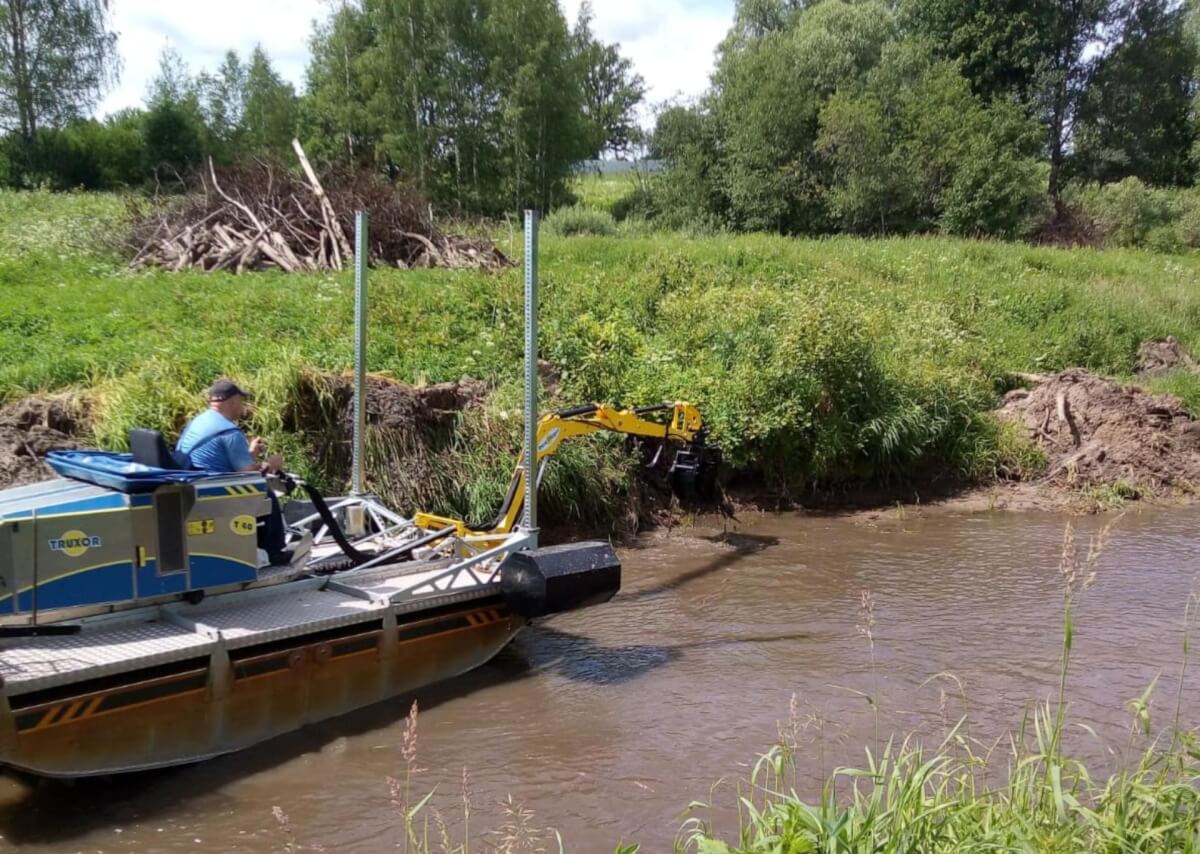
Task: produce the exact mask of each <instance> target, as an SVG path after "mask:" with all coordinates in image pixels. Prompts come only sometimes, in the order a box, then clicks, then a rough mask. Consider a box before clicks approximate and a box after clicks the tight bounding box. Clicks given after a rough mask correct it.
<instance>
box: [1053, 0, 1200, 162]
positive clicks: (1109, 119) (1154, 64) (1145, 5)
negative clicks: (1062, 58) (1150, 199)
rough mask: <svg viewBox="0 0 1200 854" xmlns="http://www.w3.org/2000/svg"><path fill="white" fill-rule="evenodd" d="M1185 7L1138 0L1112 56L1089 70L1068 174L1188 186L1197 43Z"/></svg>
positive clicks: (1149, 0) (1193, 129) (1192, 133)
mask: <svg viewBox="0 0 1200 854" xmlns="http://www.w3.org/2000/svg"><path fill="white" fill-rule="evenodd" d="M1184 24H1185V10H1184V7H1183V6H1180V5H1176V4H1173V3H1170V2H1167V0H1140V2H1137V3H1136V4H1134V7H1133V10H1132V12H1131V14H1130V15H1129V16H1128V18H1127V19H1126V21H1125V22H1124V27H1123V31H1122V33H1121V36H1120V40H1119V42H1118V44H1117V46H1116V47H1115V48H1114V49H1113V51H1112V52H1111V53H1110V54H1108V55H1107V56H1105V57H1103V58H1102V59H1101V60H1100V61H1099V62H1098V63H1097V64H1096V66H1095V67H1094V68H1093V69H1092V70H1091V74H1090V76H1089V79H1088V81H1087V89H1086V93H1085V96H1084V98H1083V101H1082V103H1081V105H1080V113H1079V122H1078V125H1077V127H1076V131H1075V155H1074V161H1075V170H1074V171H1075V172H1076V173H1077V174H1080V175H1082V176H1084V177H1085V178H1087V179H1090V180H1094V181H1100V182H1103V183H1107V182H1110V181H1119V180H1121V179H1122V178H1125V177H1129V176H1134V177H1137V178H1140V179H1142V180H1143V181H1145V182H1147V183H1149V184H1160V185H1163V184H1190V183H1191V181H1192V179H1193V177H1194V171H1195V169H1194V163H1193V162H1192V158H1191V148H1192V145H1193V143H1194V141H1195V139H1196V131H1195V127H1194V125H1193V122H1192V115H1191V114H1192V103H1191V102H1192V98H1193V92H1194V90H1195V70H1196V64H1197V61H1198V56H1197V46H1196V44H1195V42H1194V41H1193V40H1192V39H1191V38H1190V37H1189V35H1188V34H1187V32H1185V27H1184Z"/></svg>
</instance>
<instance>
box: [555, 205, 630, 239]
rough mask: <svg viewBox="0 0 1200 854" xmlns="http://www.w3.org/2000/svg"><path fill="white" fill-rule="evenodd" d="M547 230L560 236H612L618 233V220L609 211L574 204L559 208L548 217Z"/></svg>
mask: <svg viewBox="0 0 1200 854" xmlns="http://www.w3.org/2000/svg"><path fill="white" fill-rule="evenodd" d="M546 230H547V231H549V232H550V233H551V234H556V235H558V236H559V237H577V236H581V235H602V236H610V235H613V234H616V233H617V222H616V220H614V219H613V215H612V214H610V213H609V212H608V211H598V210H593V209H591V208H585V207H581V206H579V205H574V206H572V207H569V208H559V209H558V210H556V211H554V212H553V213H551V214H550V216H548V217H546Z"/></svg>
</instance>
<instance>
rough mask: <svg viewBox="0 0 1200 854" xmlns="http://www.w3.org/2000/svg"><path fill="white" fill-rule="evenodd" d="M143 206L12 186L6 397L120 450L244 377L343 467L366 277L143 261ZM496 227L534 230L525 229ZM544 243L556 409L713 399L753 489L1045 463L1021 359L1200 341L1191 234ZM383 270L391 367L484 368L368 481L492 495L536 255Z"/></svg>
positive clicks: (273, 421)
mask: <svg viewBox="0 0 1200 854" xmlns="http://www.w3.org/2000/svg"><path fill="white" fill-rule="evenodd" d="M124 210H125V203H124V201H123V200H122V199H120V198H118V197H104V196H94V195H91V196H89V195H77V196H76V195H63V196H52V195H49V194H42V193H32V194H12V193H6V194H0V247H2V248H0V285H2V288H0V399H2V400H4V401H5V402H8V403H12V402H13V401H17V400H20V399H22V398H25V397H27V396H29V395H31V394H36V395H40V396H44V395H46V394H47V393H49V394H54V395H57V394H64V395H69V396H72V397H73V398H75V399H78V400H81V401H83V404H84V406H85V408H86V410H87V418H86V430H85V431H84V434H82V435H80V436H77V437H75V438H76V441H80V442H83V443H90V444H97V445H101V446H104V447H112V448H120V447H122V446H123V444H124V442H125V441H126V439H125V437H126V433H127V430H128V428H129V427H132V426H135V425H136V426H149V427H155V428H158V429H160V430H162V431H163V432H164V433H166V434H167V435H168V436H171V435H173V434H174V433H175V432H176V431H178V430H179V429H180V427H181V426H182V424H183V423H184V421H185V420H186V418H187V417H188V416H189V415H190V414H191V413H192V412H194V411H195V409H196V408H197V407H198V406H200V405H202V401H201V399H200V392H201V391H202V389H203V388H204V387H205V386H206V385H207V384H208V382H210V381H211V379H212V378H213V377H215V376H217V375H220V374H231V375H233V376H234V377H235V378H237V379H238V380H239V382H244V383H245V384H246V385H248V386H249V387H251V388H252V389H253V390H254V391H256V392H257V394H258V406H257V409H256V411H255V412H254V414H253V416H252V423H251V425H250V429H251V430H252V431H253V432H256V433H260V434H262V435H264V436H266V437H267V439H268V441H269V443H270V444H271V445H272V446H273V447H275V448H276V449H278V450H281V451H283V452H284V453H285V455H286V456H288V458H289V459H290V460H291V461H293V464H294V465H295V467H296V468H298V469H300V471H301V473H303V474H305V475H307V476H309V477H310V478H312V479H314V480H315V481H316V482H318V483H323V484H324V485H326V486H328V487H333V486H341V483H340V481H339V479H340V478H341V477H342V475H343V473H342V472H341V471H340V470H339V469H338V467H337V465H336V464H335V463H336V460H333V461H332V462H331V461H330V458H331V457H334V458H335V457H337V456H338V454H337V453H333V452H336V451H337V447H336V442H335V443H334V446H330V445H329V428H330V423H331V422H330V421H329V414H330V413H329V412H328V411H325V410H326V408H327V406H328V405H330V400H331V396H330V395H329V394H327V393H325V392H323V391H322V390H321V389H322V387H325V388H326V389H327V387H328V382H327V378H329V377H331V376H332V377H335V378H336V377H337V376H338V375H339V374H340V373H341V372H342V371H344V370H345V368H346V366H348V365H349V364H350V362H351V340H350V339H351V334H350V329H351V310H352V300H351V298H350V297H351V290H352V285H351V278H350V276H349V274H338V275H332V274H299V275H285V274H279V273H262V274H251V275H245V276H234V275H229V274H213V275H205V274H200V273H169V272H161V271H141V272H134V271H130V270H128V269H127V268H126V266H125V264H124V262H123V260H122V258H121V257H120V256H119V255H118V254H116V253H115V250H113V249H112V248H111V246H112V241H111V237H112V235H113V234H115V233H119V231H120V229H121V227H122V223H123V222H124ZM498 237H499V239H500V243H501V248H502V249H503V250H505V251H506V252H508V253H509V254H514V255H515V254H517V253H516V252H515V251H514V250H515V249H516V248H517V246H518V244H519V243H520V239H519V238H520V235H519V234H516V233H510V232H507V231H500V233H499V234H498ZM542 251H543V254H542V273H543V319H542V330H543V345H542V354H541V355H542V358H543V360H544V361H545V363H546V367H547V372H546V376H545V379H546V385H547V389H546V391H547V401H548V405H563V406H567V405H572V404H577V403H579V402H580V401H588V400H610V401H614V400H616V401H621V402H624V403H628V404H643V403H647V402H653V401H658V400H664V399H667V400H671V399H687V400H690V401H693V402H695V403H696V404H698V405H699V406H700V408H701V411H702V412H703V413H704V415H705V418H706V420H707V421H708V423H709V425H710V426H711V430H712V434H713V437H714V438H715V439H716V441H718V442H719V443H720V444H721V445H722V447H723V448H724V449H725V455H726V459H727V461H728V463H729V469H730V475H731V481H732V484H733V486H734V487H738V488H740V487H741V486H743V485H746V484H749V485H750V487H751V490H752V491H753V492H755V493H757V494H758V495H759V496H787V497H800V496H811V495H813V494H814V489H815V490H816V492H815V494H817V495H828V496H837V495H839V494H852V493H853V492H854V491H856V490H864V491H869V490H871V489H876V488H879V489H906V488H908V487H897V486H895V485H897V484H933V485H934V486H935V487H936V488H938V489H946V488H951V487H953V488H958V487H961V486H962V485H963V484H975V485H980V484H982V485H984V487H985V488H988V487H990V485H992V484H997V483H1003V482H1006V481H1013V480H1016V481H1021V482H1031V481H1032V482H1036V481H1037V480H1038V478H1039V477H1042V476H1043V475H1045V474H1046V473H1047V471H1048V470H1047V469H1046V468H1045V466H1046V465H1048V464H1050V463H1051V461H1050V460H1048V459H1046V457H1047V455H1046V454H1040V453H1039V452H1038V447H1037V445H1036V443H1035V442H1034V441H1033V440H1032V439H1031V438H1030V436H1029V435H1028V429H1027V428H1022V427H1021V426H1019V425H1018V424H1017V423H1015V422H1014V421H1011V420H1010V421H1008V422H1005V421H1004V420H1002V419H1000V418H998V417H997V415H996V414H995V413H996V411H997V410H998V409H999V408H1000V407H1001V406H1002V405H1004V402H1005V395H1006V394H1008V393H1009V392H1011V391H1012V390H1014V389H1015V388H1017V387H1019V386H1021V385H1022V383H1023V382H1024V380H1022V379H1021V376H1023V375H1030V374H1040V375H1048V374H1053V373H1055V372H1058V371H1061V370H1065V369H1067V368H1077V367H1078V368H1084V369H1087V370H1090V371H1093V372H1095V373H1098V374H1102V375H1110V376H1116V377H1120V378H1133V377H1134V374H1135V371H1136V370H1137V359H1138V357H1137V353H1138V347H1139V345H1140V344H1141V343H1142V342H1144V341H1146V340H1148V339H1154V338H1166V337H1167V336H1175V338H1176V339H1177V340H1178V342H1179V344H1180V345H1181V347H1182V348H1183V349H1184V350H1185V351H1190V350H1191V349H1193V348H1194V347H1195V346H1196V344H1198V343H1200V260H1198V259H1196V258H1194V257H1192V256H1184V255H1178V256H1176V255H1164V254H1155V253H1149V252H1132V251H1120V250H1113V251H1095V250H1056V249H1045V248H1034V247H1029V246H1022V245H1006V244H998V243H980V242H973V241H961V240H946V239H942V238H920V239H895V240H858V239H849V238H838V239H830V240H789V239H784V238H777V237H766V236H737V237H732V236H723V235H720V236H712V237H706V238H698V239H691V238H687V237H683V236H679V235H656V236H646V237H610V238H556V237H553V236H549V235H547V236H546V239H545V240H544V241H543V250H542ZM371 286H372V316H371V324H372V325H371V346H370V362H371V366H372V368H373V369H375V370H376V371H379V372H380V373H382V374H386V375H387V376H388V377H390V378H391V379H392V380H395V381H397V382H398V383H400V384H402V385H404V386H411V387H415V388H418V389H420V388H427V387H441V386H442V385H444V384H445V383H458V382H460V381H462V380H463V379H464V378H469V379H470V380H471V381H472V382H477V383H479V384H481V387H482V388H485V389H486V395H484V396H483V397H482V398H478V399H476V400H475V404H474V405H472V406H470V407H464V408H462V409H461V410H458V411H450V410H441V411H443V412H444V413H447V414H446V415H445V417H441V416H439V418H438V419H437V423H435V424H433V425H429V424H424V423H422V424H419V425H418V428H417V429H415V430H407V428H406V429H405V430H403V431H400V432H401V433H403V435H399V434H395V435H393V434H380V441H379V442H376V443H374V446H373V447H374V450H373V451H372V453H373V454H374V455H375V456H374V457H373V460H374V461H375V465H374V471H375V473H376V474H375V476H376V479H377V483H375V484H373V485H374V486H375V487H376V489H377V491H379V492H381V493H382V494H384V495H385V496H386V497H387V498H388V499H389V500H390V501H392V502H393V503H395V504H396V505H397V506H400V507H405V508H408V507H414V506H422V507H425V508H427V509H431V510H434V511H438V512H445V513H453V514H455V515H465V516H468V517H480V518H482V517H486V516H488V515H489V514H490V512H491V511H492V510H493V509H494V507H495V506H496V505H498V504H499V502H500V501H501V499H502V497H503V492H504V488H505V485H506V484H507V480H508V477H509V474H510V471H511V466H512V464H513V462H514V460H515V458H516V454H517V449H518V443H519V426H518V425H517V424H516V421H517V413H518V412H519V378H518V376H517V374H518V371H519V365H520V353H521V329H520V327H521V306H520V294H521V284H520V274H519V271H516V270H511V271H502V272H500V273H496V274H492V273H486V272H480V271H456V270H412V271H400V270H382V269H380V270H377V271H374V272H373V274H372V277H371ZM314 378H315V379H314ZM1139 382H1144V383H1145V384H1146V386H1147V387H1148V388H1149V389H1150V390H1152V391H1171V392H1174V393H1176V394H1178V395H1179V396H1180V400H1181V402H1180V403H1179V407H1181V408H1182V411H1183V412H1186V413H1191V412H1194V411H1195V409H1196V406H1197V404H1198V403H1200V381H1198V380H1197V379H1196V376H1195V375H1194V374H1193V373H1191V372H1190V371H1187V370H1181V371H1175V372H1168V373H1166V374H1164V375H1161V376H1154V377H1147V378H1145V379H1144V380H1139ZM314 390H315V392H316V393H315V394H314ZM313 403H316V404H318V405H317V406H316V407H315V408H314V406H313V405H312V404H313ZM1058 424H1059V422H1058V421H1057V420H1055V421H1053V422H1052V423H1050V424H1049V425H1048V427H1053V428H1055V429H1058ZM339 441H340V440H339ZM323 447H325V450H326V451H330V454H325V456H324V457H323V452H322V448H323ZM323 459H324V461H322V460H323ZM636 470H637V468H636V463H635V461H633V460H632V459H630V457H629V455H628V454H627V453H626V452H625V450H624V448H623V445H622V443H621V442H620V441H619V440H618V441H605V440H604V439H599V440H588V441H586V442H584V443H582V444H576V445H569V446H567V447H566V450H565V451H564V453H563V454H562V455H560V457H559V459H557V460H556V462H555V465H554V466H552V467H551V469H550V475H551V476H550V480H549V482H548V483H547V484H546V491H547V495H546V504H545V506H546V512H547V514H548V517H547V518H548V522H549V523H553V524H566V525H575V526H581V527H583V526H600V527H604V526H607V527H609V528H612V527H614V522H615V521H619V520H622V519H624V520H626V522H622V523H621V524H625V526H626V527H628V524H627V521H628V520H629V519H630V518H631V517H632V516H636V515H638V509H639V506H640V505H639V501H640V499H639V496H638V489H639V486H638V483H637V480H636V477H635V473H636ZM1101 486H1104V485H1103V484H1102V485H1101ZM1107 487H1112V490H1113V491H1114V493H1117V492H1121V491H1122V490H1123V488H1122V487H1119V486H1117V485H1116V484H1115V483H1110V484H1107ZM1107 487H1106V488H1107ZM1173 490H1174V486H1172V487H1171V488H1170V489H1169V490H1168V491H1173ZM1141 491H1145V490H1141ZM1179 491H1183V489H1182V487H1181V489H1180V490H1179ZM801 503H803V504H805V505H806V506H807V504H808V503H810V502H809V501H808V499H806V498H805V499H802V500H801ZM618 527H619V526H618Z"/></svg>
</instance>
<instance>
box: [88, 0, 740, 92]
mask: <svg viewBox="0 0 1200 854" xmlns="http://www.w3.org/2000/svg"><path fill="white" fill-rule="evenodd" d="M561 2H562V6H563V11H564V13H565V14H566V16H567V20H568V22H569V23H571V24H572V25H574V22H575V18H576V16H577V15H578V12H579V5H580V2H581V0H561ZM112 5H113V26H114V29H115V30H116V31H117V32H118V34H119V36H120V51H121V56H122V59H123V61H124V69H123V71H122V74H121V81H120V84H119V85H118V86H117V87H116V88H115V89H114V90H113V91H112V92H110V93H109V94H108V96H107V97H106V98H105V99H104V101H103V102H102V103H101V105H100V109H99V111H98V112H99V113H100V114H101V115H104V114H106V113H110V112H113V111H115V110H119V109H122V108H124V107H135V106H138V105H140V104H141V103H142V99H143V97H144V96H145V94H146V87H147V86H148V85H149V83H150V81H151V80H152V79H153V78H154V76H155V74H156V73H157V72H158V58H159V54H160V53H161V52H162V49H163V48H164V47H167V46H170V47H173V48H175V49H176V50H178V51H179V52H180V53H181V54H182V55H183V58H184V59H185V60H186V62H187V63H188V65H189V66H190V67H191V69H192V71H193V72H195V71H199V70H200V69H204V68H207V69H210V70H211V69H215V68H216V66H217V65H218V64H220V62H221V58H222V56H223V55H224V54H225V51H227V50H229V49H231V48H232V49H234V50H237V51H238V52H239V53H241V54H243V55H244V54H246V53H248V52H249V51H250V50H252V49H253V47H254V45H255V44H258V43H261V44H262V45H263V47H264V48H265V49H266V51H267V53H268V54H270V56H271V59H272V61H273V62H274V63H275V67H276V69H277V70H278V71H279V73H280V74H281V75H283V77H285V78H286V79H287V80H290V81H291V82H292V83H294V84H295V85H296V88H297V90H300V89H301V88H302V87H303V84H304V68H305V66H306V64H307V62H308V38H309V36H310V35H311V33H312V23H313V20H314V19H317V18H324V17H325V15H326V13H327V9H328V7H327V5H326V4H325V3H324V2H322V0H202V2H196V0H187V2H184V0H115V2H114V3H113V4H112ZM592 6H593V11H594V14H595V20H594V21H593V23H592V28H593V30H594V31H595V32H596V34H597V36H598V37H600V38H601V39H603V40H604V41H609V42H620V43H621V50H622V52H623V53H624V54H625V55H626V56H628V57H629V58H630V59H632V60H633V64H634V66H635V67H636V69H637V71H638V73H639V74H641V75H642V76H643V77H644V78H645V79H646V83H647V85H648V88H649V97H648V99H649V101H650V102H651V103H656V102H660V101H665V100H667V99H669V98H673V97H677V96H681V95H682V96H683V97H685V98H688V97H694V96H696V95H699V94H700V93H701V92H703V91H704V89H705V88H706V87H707V85H708V76H709V73H710V72H711V71H712V66H713V51H714V50H715V49H716V46H717V43H718V42H719V41H720V40H721V38H722V37H723V36H724V35H725V32H726V31H727V30H728V29H729V24H730V21H731V19H732V17H733V0H655V2H648V0H593V4H592Z"/></svg>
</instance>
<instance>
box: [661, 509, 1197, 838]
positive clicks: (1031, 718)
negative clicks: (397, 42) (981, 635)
mask: <svg viewBox="0 0 1200 854" xmlns="http://www.w3.org/2000/svg"><path fill="white" fill-rule="evenodd" d="M1112 524H1113V523H1111V522H1110V523H1109V525H1107V526H1106V527H1105V528H1104V529H1103V530H1102V531H1101V532H1100V533H1099V534H1098V535H1097V536H1096V537H1094V538H1092V539H1091V541H1090V542H1089V544H1088V547H1087V549H1086V550H1085V549H1082V548H1080V547H1079V546H1078V544H1077V543H1076V541H1075V535H1074V529H1073V527H1072V526H1070V525H1068V526H1067V528H1066V531H1065V534H1064V538H1063V550H1062V556H1061V560H1060V571H1061V574H1062V579H1063V591H1064V592H1063V622H1062V630H1063V641H1062V647H1061V654H1060V668H1059V684H1058V691H1057V694H1056V695H1055V697H1054V698H1052V699H1048V700H1046V701H1045V702H1042V703H1040V704H1038V705H1036V706H1034V707H1033V710H1032V713H1031V714H1030V715H1028V716H1027V717H1026V718H1025V719H1024V720H1023V721H1022V723H1021V726H1020V728H1019V729H1018V731H1017V732H1016V733H1015V734H1014V735H1012V736H1010V737H1009V739H1008V741H1007V745H1006V746H1005V747H1004V748H999V747H998V746H996V745H987V744H982V743H980V742H979V741H977V740H975V739H974V738H972V737H971V735H970V729H969V720H968V719H967V718H965V717H964V718H963V719H961V720H959V721H958V722H957V723H956V724H954V725H953V726H950V727H948V731H947V732H946V733H945V736H944V738H942V739H941V740H940V741H939V742H937V743H936V744H934V745H932V746H926V745H924V744H922V743H921V741H920V740H919V739H918V738H917V737H915V736H912V735H909V736H906V737H901V738H898V739H897V738H892V739H889V740H888V741H887V743H886V744H885V745H884V746H883V747H882V748H880V747H879V746H878V745H877V746H876V747H874V748H868V749H867V751H866V760H865V763H864V764H863V765H862V766H861V767H857V768H838V769H836V770H835V771H834V772H833V773H832V774H831V775H829V776H828V778H826V780H825V782H824V785H823V787H822V795H821V797H820V798H819V799H817V800H811V799H806V798H803V797H801V796H800V795H799V794H797V788H798V775H799V766H800V763H799V756H798V745H799V743H800V739H799V734H800V733H801V732H803V731H804V730H805V729H806V728H807V727H809V726H810V725H811V723H812V719H811V718H807V719H805V718H803V717H801V714H800V712H799V710H798V706H797V704H796V702H795V700H793V704H792V708H791V712H790V715H789V718H788V722H787V723H786V724H784V725H782V726H781V727H780V740H779V742H778V743H777V744H776V745H775V746H773V747H772V748H771V749H770V750H769V751H767V752H766V753H765V754H764V755H763V756H761V757H760V758H759V760H758V762H757V763H756V764H755V765H754V768H753V771H752V773H751V775H750V777H749V779H748V780H746V781H744V782H743V783H742V784H740V785H739V787H738V815H739V818H740V820H739V826H738V828H737V829H736V832H735V833H733V834H731V835H730V836H731V838H724V837H723V835H722V834H721V833H720V831H719V829H718V828H715V827H714V826H712V825H710V824H709V823H707V822H706V821H704V820H703V818H702V813H703V810H704V809H705V808H706V807H707V805H706V804H703V803H694V804H693V805H692V807H691V810H692V811H693V812H694V813H695V814H694V815H693V816H692V817H690V818H689V819H688V820H687V821H686V822H685V824H684V826H683V828H682V830H681V832H680V835H679V837H678V842H677V848H678V849H681V850H684V851H689V852H693V851H694V852H697V854H731V852H740V854H760V852H761V854H767V852H818V851H819V852H829V854H860V852H889V853H890V852H897V854H899V852H922V854H926V852H930V853H932V852H972V851H979V852H983V851H988V852H993V851H1029V852H1041V851H1053V852H1160V851H1161V852H1167V851H1170V852H1196V851H1200V788H1198V786H1200V735H1198V734H1197V733H1196V732H1194V731H1188V730H1185V729H1184V728H1183V721H1182V711H1183V685H1184V682H1185V677H1186V675H1187V670H1188V664H1189V660H1190V655H1191V648H1190V644H1191V636H1192V634H1193V632H1194V631H1195V628H1196V625H1197V616H1198V614H1200V595H1197V594H1195V593H1194V594H1193V595H1192V596H1191V598H1190V599H1189V601H1188V603H1187V606H1186V608H1185V615H1184V641H1183V648H1182V659H1181V664H1180V674H1179V693H1178V694H1177V697H1176V707H1175V710H1174V718H1173V720H1172V721H1171V722H1170V726H1169V729H1168V730H1167V731H1166V732H1165V733H1162V734H1159V735H1157V736H1154V735H1152V732H1153V727H1152V720H1151V715H1150V695H1151V693H1152V691H1153V689H1154V684H1153V683H1152V684H1151V685H1150V687H1148V688H1147V689H1146V691H1145V692H1144V693H1143V694H1142V695H1141V696H1139V697H1136V698H1134V699H1132V700H1131V701H1130V703H1129V704H1128V707H1129V709H1130V712H1131V721H1130V728H1129V736H1128V742H1127V744H1126V745H1124V755H1125V759H1124V761H1123V762H1122V763H1121V765H1120V767H1119V768H1118V769H1117V770H1116V771H1115V772H1114V773H1112V774H1111V775H1109V776H1107V777H1101V776H1098V775H1096V774H1095V773H1093V772H1092V771H1091V770H1089V768H1088V766H1087V765H1086V764H1085V763H1084V762H1083V761H1082V760H1080V759H1078V758H1076V757H1074V756H1072V755H1071V754H1070V753H1069V752H1067V750H1066V749H1065V748H1064V746H1063V734H1064V732H1065V731H1066V729H1067V728H1068V726H1069V725H1070V715H1069V710H1068V701H1067V685H1068V676H1069V672H1070V659H1071V651H1072V647H1073V642H1074V605H1075V603H1076V601H1077V599H1078V597H1079V596H1080V595H1081V594H1083V593H1084V591H1086V590H1087V588H1088V587H1089V586H1091V583H1092V581H1093V580H1094V579H1095V574H1096V565H1097V561H1098V559H1099V557H1100V554H1101V553H1102V552H1103V550H1104V547H1105V544H1106V542H1107V538H1108V536H1109V532H1110V530H1111V527H1112ZM866 601H867V600H866V599H864V606H863V607H864V610H866V609H867V604H866ZM861 625H862V622H860V626H861ZM864 634H865V636H866V637H867V639H868V641H869V642H870V643H871V644H872V647H873V638H872V637H871V635H870V633H869V629H868V630H867V631H866V632H865V633H864ZM1078 726H1080V727H1083V728H1084V729H1087V727H1086V726H1085V725H1083V724H1078Z"/></svg>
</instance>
